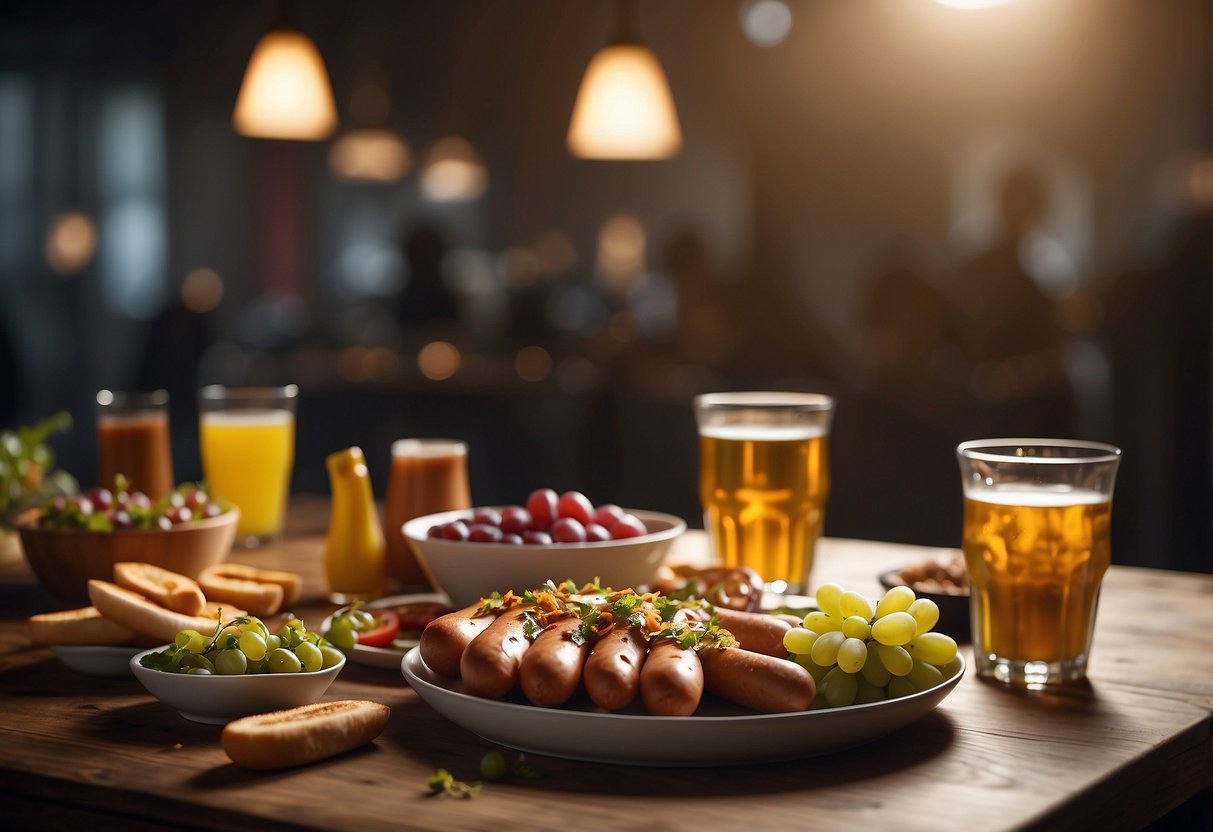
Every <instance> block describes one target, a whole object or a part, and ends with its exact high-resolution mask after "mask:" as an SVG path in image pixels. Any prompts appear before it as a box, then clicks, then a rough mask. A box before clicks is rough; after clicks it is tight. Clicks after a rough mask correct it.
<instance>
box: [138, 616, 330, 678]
mask: <svg viewBox="0 0 1213 832" xmlns="http://www.w3.org/2000/svg"><path fill="white" fill-rule="evenodd" d="M343 658H344V655H343V654H342V652H341V651H340V650H338V649H337V648H336V647H334V646H333V645H331V644H329V643H328V642H327V641H325V640H324V639H323V638H321V637H320V634H319V633H316V632H310V631H308V630H307V629H306V628H305V627H304V626H303V622H302V621H300V620H299V619H298V618H291V619H289V620H287V621H286V622H284V623H283V624H282V626H281V627H279V628H278V629H277V630H276V631H275V632H272V633H271V632H270V631H269V628H268V627H266V626H265V623H264V622H263V621H262V620H261V619H260V618H257V617H255V616H251V615H242V616H240V617H238V618H233V619H232V620H231V621H227V622H225V623H223V624H222V625H221V627H220V628H219V632H218V633H217V634H216V635H214V636H207V635H203V634H202V633H200V632H198V631H197V630H182V631H181V632H179V633H177V637H176V638H175V639H174V640H173V643H172V644H170V645H169V646H168V647H167V648H165V649H164V650H161V651H159V652H157V653H149V654H148V655H146V656H144V657H143V658H142V659H140V660H139V661H140V664H142V665H143V666H144V667H148V668H151V669H153V670H163V671H167V672H169V673H190V674H193V675H195V676H210V675H216V676H239V675H242V674H245V673H299V672H301V671H302V672H308V673H312V672H315V671H317V670H326V669H328V668H330V667H333V666H335V665H338V664H340V663H341V660H342V659H343Z"/></svg>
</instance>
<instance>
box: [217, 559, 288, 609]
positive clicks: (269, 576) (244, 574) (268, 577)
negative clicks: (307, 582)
mask: <svg viewBox="0 0 1213 832" xmlns="http://www.w3.org/2000/svg"><path fill="white" fill-rule="evenodd" d="M202 574H203V575H205V576H207V577H210V578H215V577H218V578H234V579H236V580H240V581H254V582H256V583H259V584H277V585H278V586H280V587H282V603H283V604H293V603H295V602H296V601H298V600H299V596H300V594H302V592H303V576H302V575H300V574H299V573H297V572H286V571H283V570H281V569H262V568H260V567H257V566H248V565H246V564H243V563H218V564H215V565H214V566H208V567H207V568H206V569H204V570H202Z"/></svg>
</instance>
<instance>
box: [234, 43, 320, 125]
mask: <svg viewBox="0 0 1213 832" xmlns="http://www.w3.org/2000/svg"><path fill="white" fill-rule="evenodd" d="M232 124H233V126H235V128H236V132H237V133H241V134H243V135H245V136H252V137H254V138H260V139H296V140H305V141H318V140H320V139H325V138H328V136H329V135H331V134H332V132H333V131H334V130H335V129H337V107H336V105H335V104H334V102H333V88H332V85H331V84H330V83H329V76H328V72H327V71H326V70H325V68H324V59H323V58H321V57H320V50H318V49H317V48H316V45H315V44H314V43H312V41H311V40H309V39H308V38H307V37H306V36H305V35H303V34H300V33H299V32H293V31H288V30H278V31H274V32H270V33H269V34H268V35H266V36H265V37H263V38H262V39H261V40H260V41H259V42H258V43H257V46H256V47H255V48H254V49H253V55H252V57H251V58H249V62H248V68H247V69H246V70H245V71H244V82H243V83H242V84H241V85H240V94H239V96H238V97H237V98H236V110H235V112H234V113H233V114H232Z"/></svg>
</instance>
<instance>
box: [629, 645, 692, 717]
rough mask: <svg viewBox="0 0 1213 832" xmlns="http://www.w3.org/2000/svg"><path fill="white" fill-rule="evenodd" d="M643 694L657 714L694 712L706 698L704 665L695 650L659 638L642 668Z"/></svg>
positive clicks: (649, 707) (688, 713)
mask: <svg viewBox="0 0 1213 832" xmlns="http://www.w3.org/2000/svg"><path fill="white" fill-rule="evenodd" d="M640 698H641V699H642V700H643V701H644V706H645V708H647V709H648V711H649V713H651V714H653V715H655V716H690V715H691V714H693V713H695V709H696V708H698V707H699V700H700V699H702V698H703V665H702V664H701V663H700V661H699V656H698V655H697V654H696V653H695V651H694V650H684V649H682V648H681V647H679V646H678V642H676V641H674V640H673V639H672V638H661V639H658V640H657V641H656V642H655V643H654V644H653V645H652V647H650V648H649V656H648V658H647V659H645V662H644V667H642V668H641V670H640Z"/></svg>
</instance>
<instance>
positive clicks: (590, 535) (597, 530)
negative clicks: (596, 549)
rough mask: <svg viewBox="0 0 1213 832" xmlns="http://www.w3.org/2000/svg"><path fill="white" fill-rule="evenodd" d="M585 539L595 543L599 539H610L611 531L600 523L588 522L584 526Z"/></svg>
mask: <svg viewBox="0 0 1213 832" xmlns="http://www.w3.org/2000/svg"><path fill="white" fill-rule="evenodd" d="M585 539H586V540H587V541H589V542H590V543H596V542H598V541H600V540H610V539H611V532H610V531H609V530H608V529H607V527H606V526H603V525H601V524H600V523H590V524H589V525H588V526H586V527H585Z"/></svg>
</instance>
